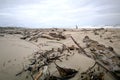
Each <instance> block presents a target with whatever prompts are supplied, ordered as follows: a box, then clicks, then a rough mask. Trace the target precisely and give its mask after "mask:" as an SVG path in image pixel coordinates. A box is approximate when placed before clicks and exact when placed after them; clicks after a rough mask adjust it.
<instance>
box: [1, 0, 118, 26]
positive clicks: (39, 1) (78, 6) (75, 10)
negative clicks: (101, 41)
mask: <svg viewBox="0 0 120 80" xmlns="http://www.w3.org/2000/svg"><path fill="white" fill-rule="evenodd" d="M119 4H120V0H59V1H57V0H0V25H3V26H6V25H8V26H9V25H15V26H33V27H36V26H38V27H39V26H48V27H49V26H58V27H61V26H74V25H76V24H78V25H106V24H107V25H109V24H110V25H111V24H119V23H120V17H119V16H120V8H119V7H120V5H119Z"/></svg>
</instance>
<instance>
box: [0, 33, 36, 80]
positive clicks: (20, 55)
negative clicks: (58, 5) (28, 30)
mask: <svg viewBox="0 0 120 80" xmlns="http://www.w3.org/2000/svg"><path fill="white" fill-rule="evenodd" d="M36 49H37V47H36V46H35V45H33V44H31V43H29V42H26V41H23V40H20V39H19V37H17V36H14V35H5V37H0V80H21V78H18V77H15V74H16V73H17V72H19V71H20V70H21V69H22V62H23V61H24V60H25V58H26V57H27V56H29V55H31V54H32V53H33V52H35V51H36Z"/></svg>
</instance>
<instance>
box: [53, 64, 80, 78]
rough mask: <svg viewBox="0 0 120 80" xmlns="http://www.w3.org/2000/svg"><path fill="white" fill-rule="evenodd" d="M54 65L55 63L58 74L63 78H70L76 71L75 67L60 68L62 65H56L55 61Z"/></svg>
mask: <svg viewBox="0 0 120 80" xmlns="http://www.w3.org/2000/svg"><path fill="white" fill-rule="evenodd" d="M55 65H56V68H57V70H58V72H59V74H60V76H61V77H63V78H72V77H74V76H75V75H76V73H77V72H78V71H76V70H75V69H70V68H62V67H60V66H58V65H57V64H56V63H55Z"/></svg>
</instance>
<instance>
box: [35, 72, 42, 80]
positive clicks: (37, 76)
mask: <svg viewBox="0 0 120 80" xmlns="http://www.w3.org/2000/svg"><path fill="white" fill-rule="evenodd" d="M42 75H43V72H42V71H39V73H38V74H37V75H36V76H35V77H34V80H39V78H40V77H41V76H42Z"/></svg>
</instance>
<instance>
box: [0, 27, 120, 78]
mask: <svg viewBox="0 0 120 80" xmlns="http://www.w3.org/2000/svg"><path fill="white" fill-rule="evenodd" d="M103 33H104V31H103V32H102V31H99V35H95V34H94V33H93V31H92V30H90V31H85V30H68V31H65V32H64V34H65V35H72V36H73V37H74V39H75V40H76V41H77V42H78V43H79V44H80V45H81V46H82V47H83V48H84V47H85V44H84V43H83V41H82V40H83V38H84V37H85V36H86V35H87V36H89V37H90V38H91V39H93V40H96V41H98V42H99V43H101V44H104V45H106V46H112V47H113V48H114V49H115V51H116V53H118V54H119V55H120V30H115V29H110V30H108V31H107V32H105V33H104V34H103ZM4 35H5V36H4V37H0V80H32V79H31V78H28V79H25V75H26V74H24V75H22V76H18V77H16V76H15V74H16V73H17V72H19V71H20V70H21V69H22V67H23V66H22V64H25V61H26V62H27V59H28V58H27V57H28V56H30V55H32V53H34V52H35V51H37V50H38V47H39V48H40V50H50V49H51V48H58V47H61V45H62V44H61V43H63V44H66V45H67V46H71V45H75V44H74V42H73V41H72V39H71V38H70V37H68V38H67V39H65V40H61V41H56V40H49V39H45V38H39V39H38V42H34V41H31V42H30V41H26V40H21V39H20V37H21V35H17V34H12V35H11V34H4ZM100 35H102V38H100ZM116 35H117V37H114V38H112V39H111V40H112V41H113V43H112V42H110V41H109V39H105V38H108V37H113V36H116ZM74 53H75V55H74V56H71V57H70V58H69V59H68V60H63V62H59V61H57V64H58V65H60V66H62V67H69V68H74V69H76V70H78V69H80V72H82V71H85V70H87V69H88V68H89V67H90V66H92V65H93V64H94V60H92V59H90V58H88V57H86V56H85V55H82V54H76V52H74ZM88 53H89V52H88ZM54 66H55V65H54V64H51V66H50V69H51V70H53V71H56V69H55V68H53V67H54ZM76 76H79V75H76ZM77 78H78V77H77ZM77 78H73V79H71V80H77ZM107 79H109V80H113V79H112V77H108V76H107V77H106V79H105V80H107Z"/></svg>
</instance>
